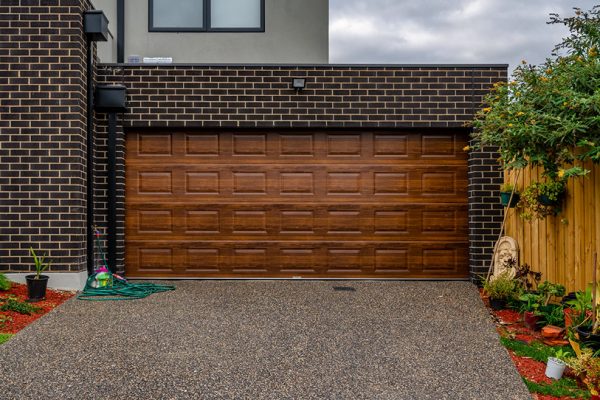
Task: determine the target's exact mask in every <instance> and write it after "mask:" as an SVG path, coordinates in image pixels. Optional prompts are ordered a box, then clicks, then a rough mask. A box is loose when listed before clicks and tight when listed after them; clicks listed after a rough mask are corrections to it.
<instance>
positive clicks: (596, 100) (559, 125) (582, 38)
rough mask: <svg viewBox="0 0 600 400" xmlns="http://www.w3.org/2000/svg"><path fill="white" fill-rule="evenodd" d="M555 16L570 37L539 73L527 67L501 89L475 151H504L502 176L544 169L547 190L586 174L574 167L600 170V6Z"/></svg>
mask: <svg viewBox="0 0 600 400" xmlns="http://www.w3.org/2000/svg"><path fill="white" fill-rule="evenodd" d="M575 10H576V12H575V16H573V17H570V18H560V17H559V16H558V15H556V14H552V15H551V19H550V23H551V24H563V25H565V26H567V27H568V28H569V29H570V32H571V33H570V36H569V37H567V38H564V39H563V41H562V42H561V43H560V44H558V45H557V46H556V48H555V52H554V53H553V54H552V57H551V58H548V59H546V61H545V62H544V63H543V64H541V65H538V66H535V65H530V64H527V62H526V61H523V62H522V64H521V65H520V66H518V67H517V68H516V69H515V71H514V72H513V76H512V80H511V81H510V82H508V83H504V82H499V83H496V84H495V85H494V87H493V89H492V91H491V92H490V93H489V94H488V96H487V97H486V99H485V103H486V104H488V107H485V108H483V109H482V110H481V111H479V112H478V113H477V115H476V117H475V121H474V122H473V127H474V128H475V132H474V134H473V137H474V139H475V146H476V147H481V146H496V147H498V148H499V153H500V162H501V164H502V166H503V168H505V169H508V170H511V169H521V168H525V167H527V166H541V167H543V176H544V180H545V181H546V182H547V183H551V182H562V183H563V184H564V180H566V179H568V178H570V177H575V176H581V175H585V174H587V173H588V172H589V171H587V170H584V169H583V168H581V167H580V166H577V165H576V162H581V161H586V160H591V161H593V162H595V163H598V162H600V56H599V49H600V28H599V26H600V6H595V7H594V8H592V10H590V11H588V12H583V11H581V10H580V9H575Z"/></svg>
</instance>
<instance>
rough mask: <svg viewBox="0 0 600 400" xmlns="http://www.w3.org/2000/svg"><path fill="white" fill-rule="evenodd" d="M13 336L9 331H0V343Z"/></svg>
mask: <svg viewBox="0 0 600 400" xmlns="http://www.w3.org/2000/svg"><path fill="white" fill-rule="evenodd" d="M13 336H14V335H12V334H10V333H0V344H3V343H5V342H7V341H8V339H10V338H11V337H13Z"/></svg>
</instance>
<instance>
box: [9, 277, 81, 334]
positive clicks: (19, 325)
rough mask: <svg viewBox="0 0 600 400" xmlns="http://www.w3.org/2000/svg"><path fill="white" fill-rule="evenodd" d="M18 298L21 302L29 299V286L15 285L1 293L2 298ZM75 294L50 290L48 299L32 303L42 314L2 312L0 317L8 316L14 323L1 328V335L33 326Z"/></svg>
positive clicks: (10, 322)
mask: <svg viewBox="0 0 600 400" xmlns="http://www.w3.org/2000/svg"><path fill="white" fill-rule="evenodd" d="M11 295H12V296H16V297H17V298H18V299H19V300H21V301H24V300H26V299H27V285H22V284H18V283H13V284H12V287H11V289H10V290H7V291H0V297H8V296H11ZM74 295H75V293H72V292H61V291H56V290H51V289H48V290H47V291H46V299H45V300H42V301H40V302H37V303H32V304H33V305H34V306H36V307H39V308H41V310H40V312H38V313H33V314H32V315H23V314H19V313H16V312H14V311H0V315H2V316H8V317H10V318H11V319H12V321H7V322H6V323H5V324H4V326H0V333H17V332H18V331H20V330H21V329H23V328H25V327H26V326H27V325H29V324H31V323H32V322H33V321H35V320H36V319H38V318H40V317H41V316H43V315H45V314H47V313H49V312H50V311H52V310H53V309H54V308H55V307H56V306H58V305H60V304H62V303H64V302H65V301H67V300H68V299H70V298H71V297H73V296H74Z"/></svg>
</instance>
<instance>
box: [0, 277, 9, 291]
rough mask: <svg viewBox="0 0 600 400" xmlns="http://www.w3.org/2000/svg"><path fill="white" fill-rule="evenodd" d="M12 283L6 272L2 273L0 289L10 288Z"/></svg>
mask: <svg viewBox="0 0 600 400" xmlns="http://www.w3.org/2000/svg"><path fill="white" fill-rule="evenodd" d="M11 286H12V284H11V283H10V281H9V280H8V278H7V277H6V276H5V275H4V274H0V290H9V289H10V288H11Z"/></svg>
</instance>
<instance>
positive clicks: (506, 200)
mask: <svg viewBox="0 0 600 400" xmlns="http://www.w3.org/2000/svg"><path fill="white" fill-rule="evenodd" d="M520 198H521V195H520V194H519V192H518V191H517V190H515V187H514V186H513V185H512V183H504V184H503V185H501V186H500V202H501V203H502V205H503V206H504V207H508V208H514V207H516V206H517V203H518V202H519V199H520Z"/></svg>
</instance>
